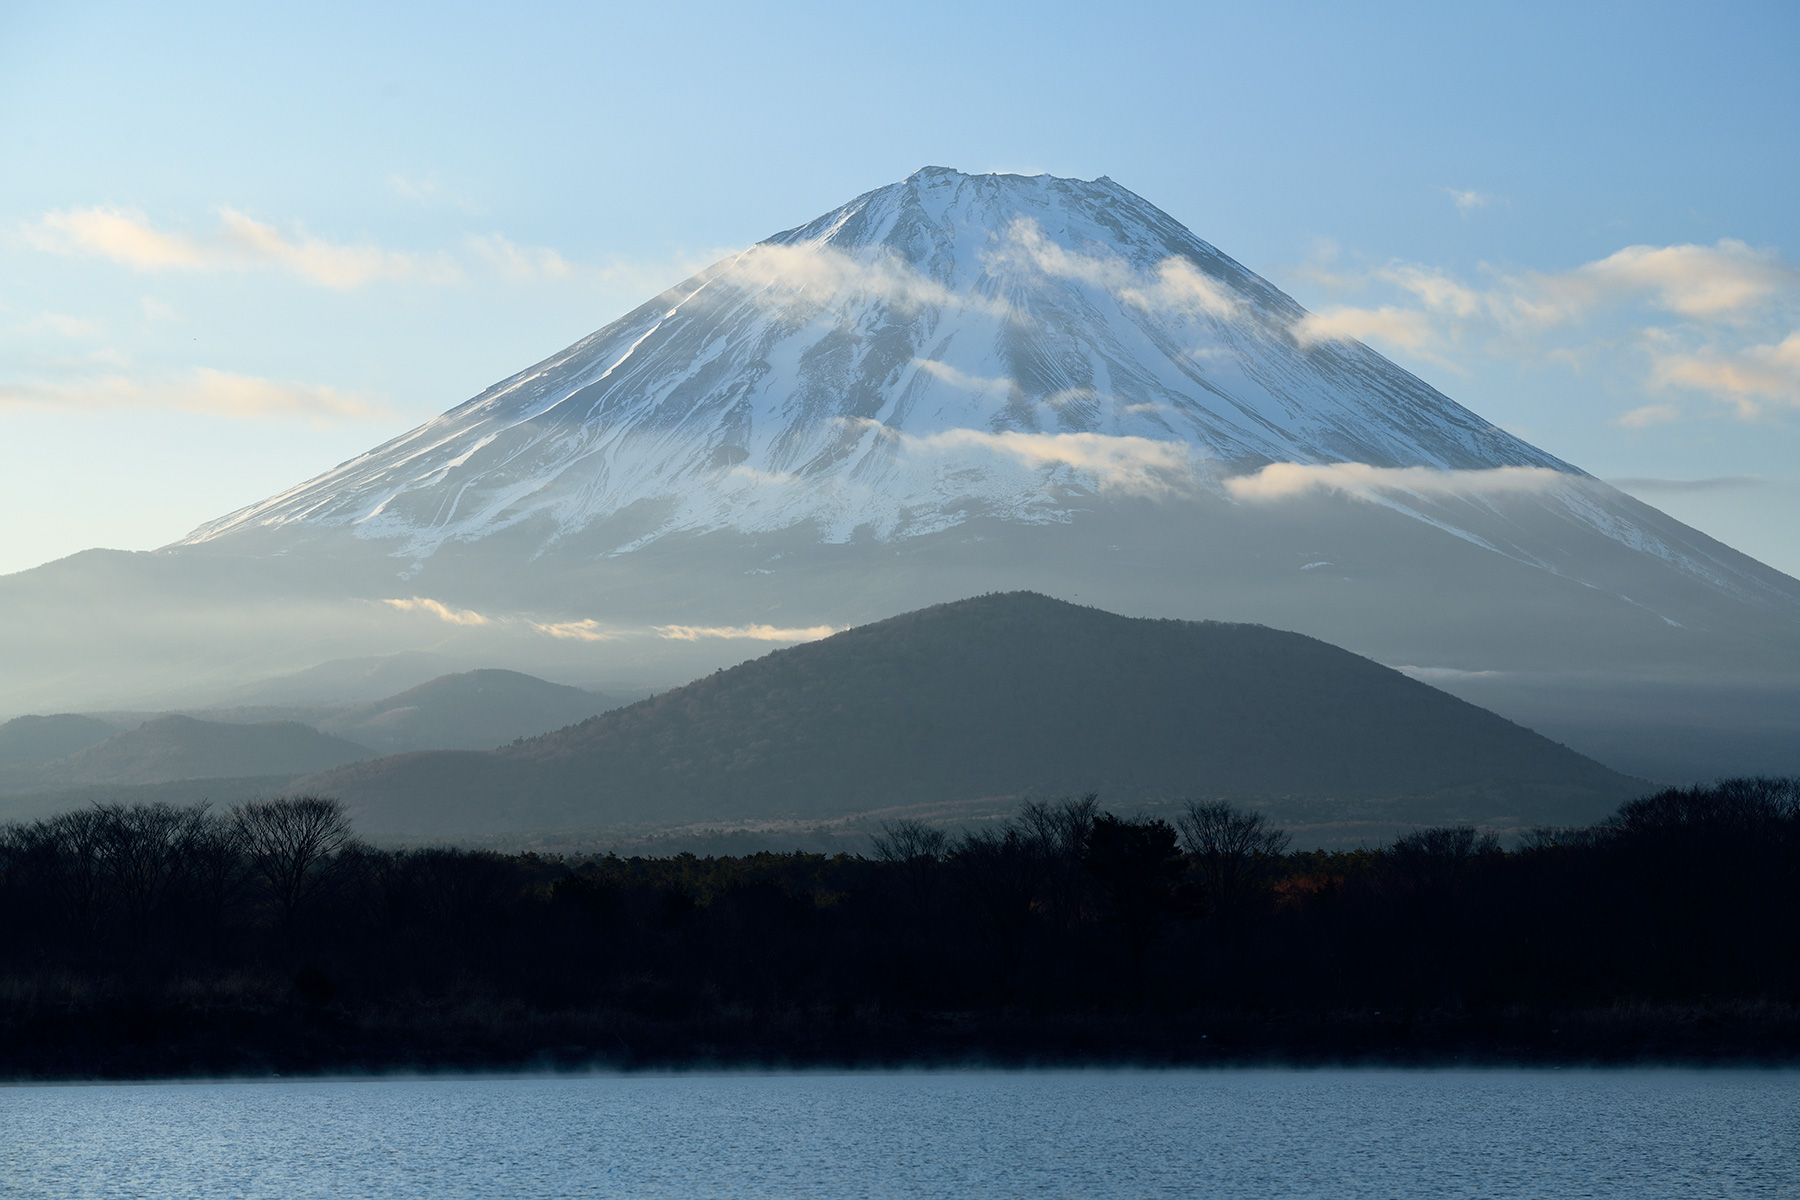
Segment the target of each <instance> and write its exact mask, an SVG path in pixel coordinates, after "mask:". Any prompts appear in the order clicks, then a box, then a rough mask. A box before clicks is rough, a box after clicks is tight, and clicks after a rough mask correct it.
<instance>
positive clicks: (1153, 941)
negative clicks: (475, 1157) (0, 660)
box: [0, 779, 1800, 1078]
mask: <svg viewBox="0 0 1800 1200" xmlns="http://www.w3.org/2000/svg"><path fill="white" fill-rule="evenodd" d="M1796 1057H1800V780H1769V779H1741V780H1731V781H1725V782H1721V783H1718V784H1716V785H1713V786H1709V787H1698V788H1687V789H1672V790H1667V791H1663V792H1661V793H1658V794H1655V795H1651V796H1647V797H1645V798H1642V799H1639V800H1634V801H1632V802H1630V803H1628V804H1626V805H1624V806H1623V807H1622V808H1621V809H1619V811H1618V812H1617V813H1616V814H1615V815H1614V816H1613V817H1612V818H1611V819H1609V820H1608V821H1606V822H1604V823H1602V824H1599V825H1596V826H1593V827H1590V828H1582V829H1545V830H1539V831H1537V832H1535V833H1533V834H1532V835H1530V836H1529V837H1527V838H1525V839H1524V840H1523V841H1522V842H1521V843H1520V844H1519V845H1517V846H1515V847H1512V848H1508V849H1503V848H1502V847H1501V846H1500V845H1499V844H1498V843H1497V842H1496V841H1495V840H1494V839H1493V838H1491V837H1488V836H1485V835H1483V834H1481V833H1479V832H1477V831H1476V830H1474V829H1471V828H1466V827H1458V828H1436V829H1426V830H1421V831H1418V832H1415V833H1412V834H1409V835H1407V836H1405V837H1402V838H1400V839H1399V840H1397V841H1395V842H1394V843H1392V844H1391V845H1388V846H1385V847H1381V848H1378V849H1368V850H1359V851H1353V852H1322V851H1321V852H1295V851H1291V850H1290V849H1289V846H1288V839H1287V837H1286V835H1285V834H1283V833H1282V832H1281V831H1279V830H1276V829H1272V828H1269V827H1268V826H1267V825H1266V824H1265V822H1264V821H1263V820H1262V818H1260V817H1259V816H1257V815H1255V814H1253V813H1250V812H1246V811H1243V810H1240V809H1237V808H1234V807H1232V806H1231V805H1229V804H1225V803H1210V804H1209V803H1199V802H1195V803H1191V804H1189V805H1187V806H1186V808H1185V809H1184V810H1183V811H1182V813H1181V815H1180V816H1179V818H1178V819H1176V820H1175V821H1174V822H1172V823H1170V822H1165V821H1163V820H1159V819H1145V818H1129V817H1120V816H1115V815H1113V814H1111V813H1109V812H1107V811H1105V809H1104V808H1103V806H1102V804H1101V802H1100V801H1099V799H1097V798H1096V797H1091V796H1090V797H1086V798H1082V799H1071V800H1061V801H1055V802H1045V803H1033V804H1027V805H1025V806H1024V807H1023V809H1022V810H1021V811H1020V812H1019V813H1018V814H1017V815H1016V816H1015V817H1014V818H1013V819H1012V820H1010V821H1006V822H1003V823H997V824H995V825H992V826H989V827H984V828H980V829H976V830H974V831H966V832H962V833H959V834H949V833H946V832H945V831H943V830H941V829H936V828H931V827H927V826H924V825H919V824H915V823H907V822H901V823H896V824H890V825H888V826H886V827H885V828H884V830H883V833H882V835H881V836H880V837H878V838H877V839H875V844H874V849H873V853H872V854H870V855H868V856H857V855H836V856H824V855H818V854H807V853H791V854H776V853H762V854H755V855H748V856H742V857H734V858H733V857H727V858H697V857H695V856H693V855H678V856H674V857H664V858H620V857H616V856H611V855H609V856H605V857H590V858H579V859H563V858H547V857H542V856H538V855H504V854H497V853H489V852H480V851H468V850H458V849H409V850H388V849H377V848H373V847H370V846H368V845H365V844H363V843H361V842H359V841H358V840H357V839H356V838H355V837H354V834H353V830H352V827H351V825H350V822H349V820H348V818H347V816H346V814H345V812H344V810H343V808H342V807H341V806H340V805H338V804H337V803H336V802H334V801H332V800H329V799H323V798H319V797H290V798H285V799H279V800H272V801H266V802H261V803H257V804H249V805H244V806H240V807H237V808H234V809H231V810H229V811H214V810H210V809H208V808H207V807H205V806H195V807H191V808H179V807H174V806H170V805H161V804H158V805H137V806H112V807H94V808H87V809H83V810H79V811H75V812H70V813H66V814H63V815H61V816H58V817H54V818H51V819H47V820H42V821H38V822H34V823H30V824H15V825H12V826H8V827H6V828H4V830H0V1077H7V1078H124V1077H154V1076H174V1075H217V1074H262V1075H266V1074H270V1073H280V1074H289V1073H303V1072H360V1071H384V1070H407V1069H424V1070H435V1069H477V1068H481V1069H546V1068H580V1067H585V1066H611V1067H648V1066H682V1065H709V1064H719V1065H724V1064H744V1065H752V1064H754V1065H768V1064H789V1065H803V1064H814V1065H840V1064H842V1065H848V1064H894V1063H920V1064H952V1063H962V1062H977V1061H979V1062H1003V1063H1084V1062H1085V1063H1111V1062H1138V1063H1205V1062H1255V1061H1291V1062H1333V1061H1336V1062H1374V1061H1392V1062H1451V1061H1467V1062H1484V1061H1490V1062H1491V1061H1648V1060H1660V1061H1751V1060H1792V1059H1794V1058H1796Z"/></svg>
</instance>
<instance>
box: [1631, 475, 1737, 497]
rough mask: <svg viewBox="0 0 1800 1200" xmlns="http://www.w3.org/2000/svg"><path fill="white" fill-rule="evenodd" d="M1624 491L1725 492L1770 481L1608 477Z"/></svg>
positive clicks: (1730, 477) (1715, 477) (1726, 477)
mask: <svg viewBox="0 0 1800 1200" xmlns="http://www.w3.org/2000/svg"><path fill="white" fill-rule="evenodd" d="M1606 482H1608V483H1610V484H1612V485H1613V486H1614V487H1616V488H1618V489H1619V490H1620V491H1622V492H1676V493H1693V492H1725V491H1737V490H1739V489H1742V488H1757V487H1762V486H1764V485H1765V484H1767V483H1768V482H1769V480H1768V479H1767V478H1765V477H1764V476H1761V475H1711V476H1707V477H1704V478H1701V479H1659V478H1655V477H1645V476H1629V477H1623V478H1618V479H1608V480H1607V481H1606Z"/></svg>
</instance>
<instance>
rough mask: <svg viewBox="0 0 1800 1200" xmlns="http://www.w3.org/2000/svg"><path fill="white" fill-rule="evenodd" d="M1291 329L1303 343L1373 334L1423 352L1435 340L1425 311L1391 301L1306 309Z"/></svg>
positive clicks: (1383, 339)
mask: <svg viewBox="0 0 1800 1200" xmlns="http://www.w3.org/2000/svg"><path fill="white" fill-rule="evenodd" d="M1292 332H1293V335H1294V340H1295V341H1297V342H1299V343H1300V344H1301V345H1302V346H1312V345H1316V344H1318V343H1319V342H1343V341H1361V340H1363V339H1365V338H1374V339H1376V340H1377V341H1384V342H1388V343H1390V344H1392V345H1396V346H1402V347H1404V348H1406V349H1407V350H1411V351H1414V352H1424V351H1426V350H1427V349H1428V348H1429V347H1430V346H1431V345H1432V344H1433V343H1434V342H1435V341H1436V340H1437V336H1436V332H1435V331H1434V330H1433V329H1432V326H1431V319H1430V317H1428V316H1427V315H1426V314H1425V313H1422V312H1416V311H1414V310H1412V309H1405V308H1396V307H1394V306H1393V305H1383V306H1382V307H1380V308H1352V307H1347V306H1341V307H1337V308H1331V309H1327V310H1326V311H1324V312H1316V313H1307V314H1306V316H1305V317H1304V318H1303V319H1301V320H1300V321H1297V322H1296V323H1295V324H1294V326H1293V329H1292Z"/></svg>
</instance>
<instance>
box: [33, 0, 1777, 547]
mask: <svg viewBox="0 0 1800 1200" xmlns="http://www.w3.org/2000/svg"><path fill="white" fill-rule="evenodd" d="M1797 62H1800V5H1795V4H1793V3H1792V2H1791V0H1788V2H1784V3H1761V4H1756V3H1751V4H1719V5H1710V6H1700V5H1658V4H1616V5H1614V4H1596V5H1585V6H1569V5H1564V4H1558V5H1536V4H1517V3H1515V4H1506V5H1499V4H1496V5H1480V4H1471V5H1443V4H1420V5H1387V6H1374V7H1368V6H1348V5H1312V4H1288V5H1282V4H1258V5H1248V4H1246V5H1205V4H1186V5H1159V4H1138V5H1133V4H1109V5H1058V4H1043V3H1037V4H1030V5H1025V4H1017V5H984V4H978V3H957V4H936V3H922V4H912V5H907V6H867V5H864V6H844V5H779V6H759V7H756V8H754V9H752V8H750V7H747V6H742V5H712V4H705V3H695V4H688V5H684V6H647V5H629V6H626V5H620V6H616V7H609V6H602V5H591V6H580V7H576V6H562V5H528V4H515V5H511V6H507V7H505V8H504V9H502V8H498V7H495V6H480V7H476V6H455V5H442V4H440V5H432V6H416V7H406V6H374V7H371V6H366V5H335V4H329V3H311V4H307V5H303V6H301V5H296V6H292V7H286V8H283V7H280V6H274V5H270V6H249V5H207V4H198V3H190V4H184V5H182V6H179V8H178V9H176V10H170V8H169V7H168V6H148V5H137V6H129V5H81V4H57V5H50V4H30V3H27V4H9V3H0V147H3V154H4V157H3V158H0V163H3V164H4V166H3V174H0V178H3V179H4V184H5V186H4V187H0V504H3V505H4V511H5V512H6V514H7V517H8V520H7V523H6V528H7V532H6V535H5V537H4V538H0V571H11V570H18V569H22V568H25V567H29V566H32V565H35V564H36V563H39V562H42V561H45V560H47V559H51V558H55V557H59V556H61V555H63V554H68V553H72V552H74V551H76V550H80V549H83V548H86V547H88V546H96V545H100V546H115V547H122V548H131V549H143V548H150V547H153V546H156V545H160V544H163V543H166V542H168V541H171V540H173V539H175V538H177V537H179V536H181V535H182V534H183V533H185V532H187V530H188V529H190V528H192V527H193V526H195V525H197V524H199V523H200V522H202V521H204V520H206V519H208V518H211V517H215V516H218V515H220V514H222V513H224V512H226V511H229V510H231V509H234V508H236V507H238V506H240V505H242V504H245V503H248V502H251V501H254V500H257V499H260V498H262V497H264V496H266V495H268V494H271V493H273V492H276V491H280V490H282V489H283V488H285V487H288V486H290V485H292V484H295V483H298V482H300V481H301V480H303V479H305V478H308V477H310V476H312V475H314V474H316V473H317V472H318V471H320V470H322V469H324V468H326V467H329V466H331V465H333V464H335V463H337V462H339V461H341V460H343V459H345V458H348V457H350V456H352V455H354V454H356V453H358V452H359V451H361V450H364V449H366V448H368V447H369V446H371V445H374V444H375V443H377V442H379V441H382V440H384V439H386V438H387V437H390V436H392V435H393V434H395V433H398V432H400V431H402V430H404V429H406V428H409V427H410V426H412V425H414V424H416V423H417V422H419V421H420V420H423V419H425V418H427V417H429V416H431V415H433V414H435V413H437V412H439V411H442V410H443V409H445V408H448V407H450V406H451V405H453V404H456V403H458V402H460V401H461V400H463V399H466V398H467V397H468V396H470V395H473V394H474V393H476V392H477V391H479V390H481V389H482V388H483V387H485V386H486V385H487V384H489V383H491V382H493V381H494V380H496V379H498V378H500V377H502V376H504V375H507V374H509V373H511V372H513V371H515V370H517V369H519V368H520V367H522V366H525V365H527V364H529V363H531V362H533V361H536V360H537V359H539V358H541V357H543V356H545V355H547V354H549V353H550V352H552V351H554V350H557V349H559V348H560V347H562V346H563V345H566V344H567V343H569V342H571V341H573V340H575V339H576V338H577V337H580V336H581V335H583V334H585V333H588V332H590V331H591V330H593V329H595V328H597V327H599V326H600V325H602V324H604V323H606V322H607V321H609V320H611V319H612V318H613V317H615V316H617V315H619V314H620V313H621V312H623V311H625V310H626V309H628V308H630V307H633V306H635V305H636V304H637V303H639V302H641V301H642V300H643V299H645V298H647V297H648V296H649V295H650V294H652V293H654V292H655V291H657V290H660V289H661V288H662V287H664V286H666V285H668V284H669V283H672V282H675V281H676V280H677V279H679V278H681V277H683V276H684V275H686V274H688V273H689V272H691V270H693V269H695V268H697V267H698V266H701V265H703V264H705V263H706V262H709V261H711V260H712V259H714V258H717V257H718V256H719V255H720V254H722V253H723V252H725V251H728V250H731V249H734V248H737V247H741V246H743V245H745V244H748V243H750V242H752V241H755V240H757V239H759V238H761V237H764V236H766V235H768V234H769V233H772V232H774V231H776V230H779V229H784V228H788V227H790V226H793V225H797V224H800V223H801V222H803V221H805V220H807V219H809V218H811V217H813V216H815V215H817V214H818V213H820V212H822V211H824V210H826V209H828V208H830V207H832V206H833V205H835V204H838V203H841V202H842V201H844V200H846V199H848V198H849V197H851V196H853V195H855V194H857V193H859V192H862V191H866V190H868V189H869V188H872V187H877V186H880V185H882V184H885V183H889V182H892V181H893V180H895V179H898V178H900V177H902V176H904V175H906V174H908V173H909V172H911V171H912V170H914V169H916V168H917V167H919V166H922V165H925V164H928V163H930V164H941V165H946V166H954V167H958V168H960V169H962V170H967V171H984V170H1012V171H1022V172H1037V171H1050V172H1053V173H1055V174H1059V175H1073V176H1080V177H1084V178H1091V177H1093V176H1096V175H1100V174H1107V175H1110V176H1112V177H1113V178H1114V179H1116V180H1118V181H1119V182H1121V183H1123V184H1125V185H1126V186H1127V187H1130V188H1132V189H1133V190H1134V191H1137V192H1139V193H1140V194H1142V195H1144V196H1145V197H1147V198H1148V199H1150V200H1151V201H1153V202H1154V203H1156V204H1158V205H1160V206H1161V207H1163V208H1164V209H1166V210H1168V211H1169V212H1170V213H1172V214H1173V215H1175V216H1176V217H1177V218H1179V219H1180V220H1182V221H1183V222H1185V223H1186V224H1187V225H1188V226H1189V227H1191V228H1192V229H1193V230H1194V231H1195V232H1196V233H1198V234H1199V235H1200V236H1202V237H1204V238H1206V239H1208V240H1209V241H1212V242H1213V243H1214V244H1216V245H1217V246H1219V247H1220V248H1221V249H1223V250H1225V251H1226V252H1227V253H1229V254H1231V255H1233V256H1234V257H1236V258H1238V259H1239V260H1240V261H1242V262H1244V263H1245V264H1246V265H1248V266H1249V267H1251V268H1252V269H1254V270H1256V271H1258V272H1260V273H1262V274H1264V275H1265V276H1268V277H1269V278H1270V279H1272V280H1274V281H1275V282H1276V283H1277V284H1279V285H1280V286H1282V287H1284V288H1285V289H1287V290H1288V291H1289V292H1291V293H1292V294H1293V295H1294V296H1295V297H1296V298H1298V299H1299V300H1300V301H1301V302H1302V303H1304V304H1306V305H1307V306H1308V307H1309V308H1311V309H1313V310H1314V311H1315V312H1317V313H1319V314H1320V315H1321V319H1322V320H1327V321H1330V322H1334V323H1335V328H1338V329H1341V330H1345V331H1351V332H1354V333H1356V334H1357V335H1358V336H1362V337H1363V338H1364V340H1366V341H1368V342H1369V343H1370V344H1371V345H1373V346H1375V347H1376V348H1378V349H1380V350H1382V351H1383V352H1384V353H1387V354H1389V355H1390V356H1391V357H1393V358H1395V359H1396V360H1397V361H1399V362H1401V363H1403V364H1404V365H1406V366H1408V367H1409V368H1411V369H1413V370H1415V371H1416V372H1418V373H1419V374H1420V375H1422V376H1423V377H1424V378H1426V379H1427V380H1429V381H1430V382H1432V383H1434V384H1436V385H1437V386H1438V387H1440V388H1441V389H1443V390H1444V391H1445V392H1447V393H1449V394H1450V395H1451V396H1453V397H1455V398H1456V399H1458V400H1460V401H1462V402H1463V403H1464V404H1466V405H1468V406H1469V407H1471V408H1473V409H1475V410H1476V411H1477V412H1480V413H1482V414H1483V415H1484V416H1487V417H1488V418H1490V419H1491V420H1494V421H1496V422H1497V423H1499V424H1501V425H1504V426H1506V427H1507V428H1509V429H1512V430H1514V431H1516V432H1519V433H1521V434H1523V435H1524V436H1526V437H1528V438H1529V439H1531V440H1532V441H1534V442H1536V443H1537V444H1539V445H1541V446H1543V447H1544V448H1546V449H1548V450H1550V451H1552V452H1553V453H1555V454H1558V455H1560V456H1562V457H1563V458H1565V459H1567V460H1569V461H1571V462H1574V463H1576V464H1577V465H1579V466H1581V467H1583V468H1585V469H1587V470H1589V471H1592V472H1594V473H1595V474H1598V475H1601V476H1603V477H1606V478H1611V479H1614V480H1616V481H1623V485H1624V486H1626V487H1627V488H1628V489H1629V490H1632V491H1634V492H1635V493H1636V494H1638V495H1641V496H1642V497H1643V498H1645V499H1647V500H1649V501H1650V502H1651V503H1654V504H1656V505H1657V506H1659V507H1661V508H1664V509H1665V510H1667V511H1669V512H1671V513H1673V514H1675V515H1676V516H1678V517H1681V518H1682V519H1684V520H1687V521H1689V522H1690V523H1693V524H1695V525H1697V526H1699V527H1700V528H1702V529H1704V530H1706V531H1707V532H1709V533H1712V534H1714V535H1715V536H1718V537H1721V538H1722V539H1724V540H1726V541H1728V542H1730V543H1731V544H1733V545H1736V546H1738V547H1739V548H1741V549H1744V550H1746V551H1748V552H1750V553H1753V554H1755V555H1757V556H1758V557H1760V558H1762V559H1764V560H1765V561H1767V562H1770V563H1772V564H1773V565H1776V566H1778V567H1781V568H1782V569H1784V570H1786V571H1789V572H1790V573H1800V520H1796V518H1797V517H1800V270H1797V264H1800V205H1797V204H1796V203H1795V197H1796V196H1800V186H1797V185H1800V87H1796V86H1795V84H1794V78H1793V77H1794V68H1795V64H1796V63H1797Z"/></svg>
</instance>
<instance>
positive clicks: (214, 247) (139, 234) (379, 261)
mask: <svg viewBox="0 0 1800 1200" xmlns="http://www.w3.org/2000/svg"><path fill="white" fill-rule="evenodd" d="M218 212H219V228H218V229H217V230H216V231H214V232H213V233H211V234H209V235H207V236H205V237H198V238H197V237H190V236H186V235H183V234H175V233H166V232H164V231H162V230H159V229H156V228H155V227H154V226H152V225H151V223H150V221H149V219H148V218H147V217H145V216H144V215H143V214H142V213H137V212H131V211H127V210H124V209H116V208H105V207H97V208H88V209H70V210H67V211H63V212H52V213H47V214H45V215H44V217H43V218H42V219H41V220H39V221H38V222H37V224H36V225H34V226H31V227H29V228H28V229H27V230H26V236H27V238H28V239H29V241H30V242H31V244H32V245H34V246H36V247H37V248H38V249H40V250H46V251H49V252H51V253H55V254H67V255H82V256H89V257H99V258H105V259H110V260H111V261H113V262H116V263H118V264H120V265H121V266H126V267H130V268H132V269H133V270H137V271H171V270H178V271H235V270H248V269H251V268H255V267H274V268H278V269H282V270H286V271H288V272H291V273H292V274H294V275H296V276H298V277H300V278H301V279H304V280H306V281H308V282H309V283H314V284H318V285H320V286H322V287H328V288H334V289H337V290H348V289H351V288H357V287H361V286H363V285H364V284H367V283H371V282H374V281H376V280H380V279H420V280H424V281H425V282H428V283H447V282H453V281H455V280H457V279H459V278H461V274H462V273H461V269H460V268H459V267H457V265H456V264H455V263H454V262H452V261H450V260H449V259H447V258H444V257H443V256H441V255H440V256H437V257H434V258H422V257H419V256H417V255H411V254H404V253H401V252H399V251H394V250H384V249H382V248H380V247H378V246H373V245H368V244H362V245H340V244H336V243H333V242H328V241H326V240H325V239H323V238H318V237H313V236H311V235H309V234H306V233H304V232H302V231H296V232H295V233H293V234H286V233H283V232H281V231H280V230H278V229H276V228H275V227H274V226H272V225H268V224H265V223H263V222H261V221H257V220H255V219H254V218H252V217H249V216H246V215H245V214H243V213H241V212H238V211H237V210H235V209H231V208H221V209H219V210H218Z"/></svg>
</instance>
